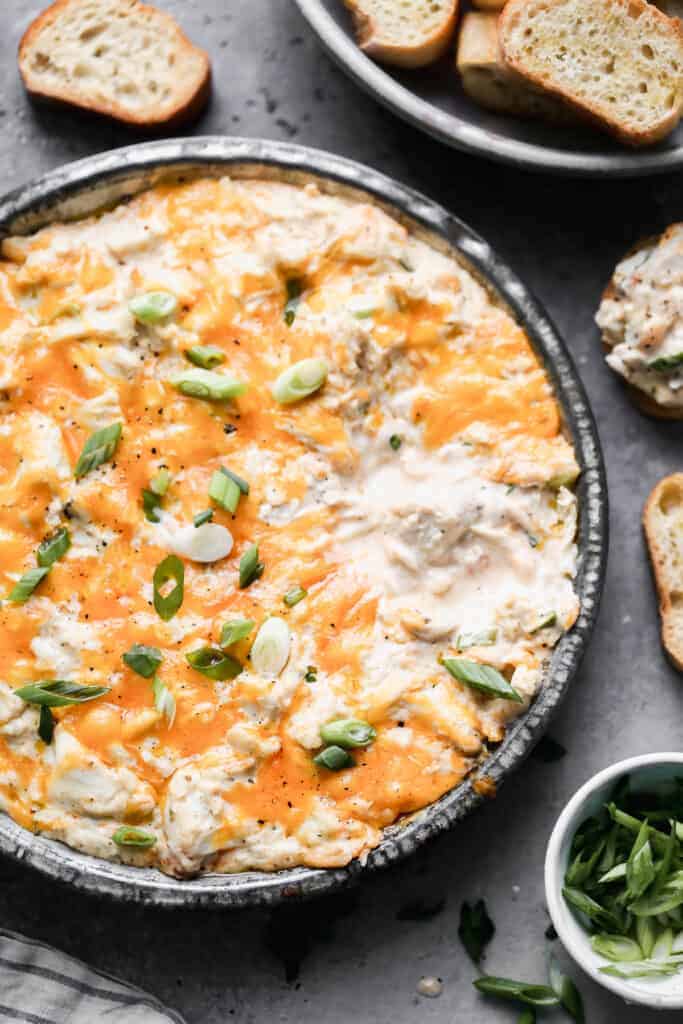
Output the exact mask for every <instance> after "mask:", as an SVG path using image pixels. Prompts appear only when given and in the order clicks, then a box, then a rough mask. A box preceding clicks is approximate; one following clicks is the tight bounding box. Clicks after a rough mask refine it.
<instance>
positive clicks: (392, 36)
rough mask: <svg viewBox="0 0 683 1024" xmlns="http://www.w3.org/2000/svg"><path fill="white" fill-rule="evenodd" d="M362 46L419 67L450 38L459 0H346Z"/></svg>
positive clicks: (382, 58)
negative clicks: (407, 1) (404, 0)
mask: <svg viewBox="0 0 683 1024" xmlns="http://www.w3.org/2000/svg"><path fill="white" fill-rule="evenodd" d="M344 3H345V4H346V6H347V7H348V8H349V10H350V11H351V14H352V15H353V21H354V25H355V29H356V36H357V38H358V44H359V46H360V48H361V49H362V50H363V51H364V52H365V53H367V55H368V57H372V58H373V59H374V60H378V61H380V62H382V63H383V64H395V65H396V66H397V67H403V68H419V67H423V66H424V65H425V64H431V63H432V62H433V61H435V60H437V59H438V58H439V57H440V56H441V55H442V53H443V52H444V51H445V50H446V47H447V46H448V44H449V43H450V41H451V37H452V35H453V32H454V30H455V22H456V19H457V16H458V3H459V0H411V2H410V3H408V4H406V3H404V2H402V0H344Z"/></svg>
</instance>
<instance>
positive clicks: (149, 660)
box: [121, 644, 162, 679]
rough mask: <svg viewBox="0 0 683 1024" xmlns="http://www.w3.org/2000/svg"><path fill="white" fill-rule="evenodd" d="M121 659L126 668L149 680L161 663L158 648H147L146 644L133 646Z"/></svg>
mask: <svg viewBox="0 0 683 1024" xmlns="http://www.w3.org/2000/svg"><path fill="white" fill-rule="evenodd" d="M121 658H122V660H123V662H124V663H125V664H126V665H127V666H128V668H131V669H132V670H133V672H137V674H138V675H139V676H142V678H143V679H151V678H152V676H153V675H154V673H155V672H156V670H157V669H158V668H159V665H161V662H162V654H161V651H160V650H159V648H158V647H148V646H147V645H146V644H133V646H132V647H129V648H128V650H127V651H126V653H125V654H122V655H121Z"/></svg>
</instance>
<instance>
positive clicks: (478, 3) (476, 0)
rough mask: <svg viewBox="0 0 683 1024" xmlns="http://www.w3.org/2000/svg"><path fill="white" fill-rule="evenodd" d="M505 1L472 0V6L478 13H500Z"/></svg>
mask: <svg viewBox="0 0 683 1024" xmlns="http://www.w3.org/2000/svg"><path fill="white" fill-rule="evenodd" d="M506 3H507V0H472V6H473V7H476V8H477V10H479V11H502V10H503V8H504V7H505V4H506Z"/></svg>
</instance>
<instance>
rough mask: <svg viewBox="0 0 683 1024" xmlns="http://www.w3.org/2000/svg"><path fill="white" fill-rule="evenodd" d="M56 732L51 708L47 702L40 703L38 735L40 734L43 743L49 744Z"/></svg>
mask: <svg viewBox="0 0 683 1024" xmlns="http://www.w3.org/2000/svg"><path fill="white" fill-rule="evenodd" d="M54 734H55V720H54V717H53V715H52V712H51V710H50V709H49V707H48V706H47V704H41V705H40V717H39V719H38V735H39V736H40V738H41V740H42V741H43V743H46V744H47V745H48V747H49V745H50V744H51V743H52V737H53V736H54Z"/></svg>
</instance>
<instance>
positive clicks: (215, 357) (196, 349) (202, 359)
mask: <svg viewBox="0 0 683 1024" xmlns="http://www.w3.org/2000/svg"><path fill="white" fill-rule="evenodd" d="M185 358H186V359H189V360H190V362H191V363H194V365H195V366H201V368H202V370H213V369H214V367H216V366H220V364H221V363H224V362H225V352H223V350H222V349H220V348H218V347H217V346H216V345H193V346H192V348H188V349H186V350H185Z"/></svg>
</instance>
